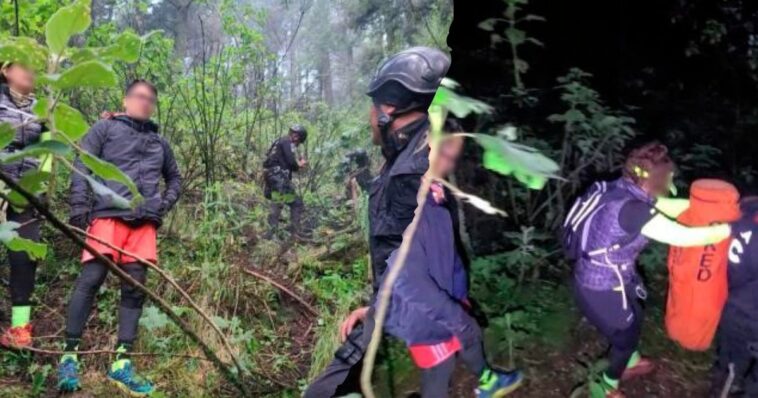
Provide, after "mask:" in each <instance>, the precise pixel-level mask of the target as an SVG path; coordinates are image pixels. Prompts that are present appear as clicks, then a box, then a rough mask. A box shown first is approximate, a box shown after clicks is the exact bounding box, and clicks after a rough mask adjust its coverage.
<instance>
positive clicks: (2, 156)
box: [0, 140, 71, 163]
mask: <svg viewBox="0 0 758 398" xmlns="http://www.w3.org/2000/svg"><path fill="white" fill-rule="evenodd" d="M70 152H71V148H69V147H68V145H66V144H64V143H63V142H60V141H58V140H50V141H43V142H39V143H37V144H33V145H29V146H28V147H26V148H24V149H22V150H20V151H16V152H12V153H0V163H11V162H14V161H16V160H19V159H23V158H27V157H39V156H42V155H47V154H53V155H59V156H66V155H68V154H69V153H70Z"/></svg>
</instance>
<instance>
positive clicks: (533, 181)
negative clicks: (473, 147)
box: [473, 134, 560, 189]
mask: <svg viewBox="0 0 758 398" xmlns="http://www.w3.org/2000/svg"><path fill="white" fill-rule="evenodd" d="M473 137H474V139H475V140H476V141H477V142H478V143H479V145H480V146H481V147H482V148H483V149H484V156H483V165H484V167H486V168H487V169H490V170H492V171H494V172H497V173H500V174H503V175H513V177H515V178H516V179H517V180H519V181H520V182H521V183H523V184H524V185H526V186H527V187H528V188H531V189H542V187H544V186H545V183H546V182H547V180H548V178H560V177H559V176H558V175H557V173H558V171H559V170H560V167H559V166H558V164H557V163H555V162H554V161H553V160H551V159H549V158H548V157H546V156H545V155H543V154H541V153H540V152H539V151H537V150H536V149H534V148H531V147H528V146H526V145H522V144H517V143H514V142H510V141H508V140H507V139H505V138H504V137H498V136H491V135H487V134H474V135H473Z"/></svg>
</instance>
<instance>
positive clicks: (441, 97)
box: [432, 79, 493, 118]
mask: <svg viewBox="0 0 758 398" xmlns="http://www.w3.org/2000/svg"><path fill="white" fill-rule="evenodd" d="M452 87H455V85H454V84H451V83H449V81H448V79H445V80H443V85H442V86H440V87H439V88H438V89H437V93H436V94H435V96H434V100H433V101H432V104H433V105H438V106H442V107H444V108H445V109H447V110H448V111H450V113H452V114H454V115H455V116H456V117H459V118H465V117H467V116H468V115H470V114H471V113H477V114H482V113H491V112H492V110H493V108H492V107H491V106H489V105H487V104H486V103H484V102H482V101H479V100H477V99H473V98H469V97H464V96H462V95H459V94H457V93H456V92H455V91H454V90H453V88H452Z"/></svg>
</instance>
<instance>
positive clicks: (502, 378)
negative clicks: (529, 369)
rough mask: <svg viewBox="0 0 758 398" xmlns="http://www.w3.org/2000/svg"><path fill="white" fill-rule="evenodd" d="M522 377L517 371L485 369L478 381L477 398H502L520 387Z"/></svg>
mask: <svg viewBox="0 0 758 398" xmlns="http://www.w3.org/2000/svg"><path fill="white" fill-rule="evenodd" d="M523 380H524V375H523V373H521V372H520V371H518V370H514V371H512V372H499V371H495V370H490V369H487V370H485V371H484V373H483V374H482V377H481V378H480V379H479V388H477V389H476V396H477V398H502V397H504V396H506V395H508V394H510V393H512V392H514V391H516V390H517V389H518V388H519V387H521V382H522V381H523Z"/></svg>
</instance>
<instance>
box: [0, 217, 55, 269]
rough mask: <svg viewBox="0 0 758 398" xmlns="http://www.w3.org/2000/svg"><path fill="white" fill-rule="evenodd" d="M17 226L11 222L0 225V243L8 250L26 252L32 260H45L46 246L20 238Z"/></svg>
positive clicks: (17, 224)
mask: <svg viewBox="0 0 758 398" xmlns="http://www.w3.org/2000/svg"><path fill="white" fill-rule="evenodd" d="M19 226H21V224H19V223H17V222H13V221H9V222H4V223H2V224H0V241H2V242H3V243H4V244H5V246H6V247H8V249H10V250H13V251H17V252H26V253H27V254H28V255H29V257H31V258H32V259H33V260H39V259H43V258H45V256H46V255H47V246H46V245H45V244H43V243H38V242H35V241H33V240H29V239H24V238H21V237H20V236H19V235H18V232H17V231H16V229H17V228H18V227H19Z"/></svg>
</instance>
